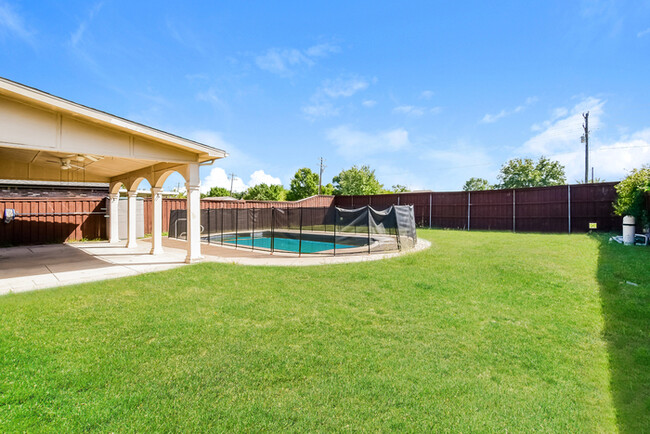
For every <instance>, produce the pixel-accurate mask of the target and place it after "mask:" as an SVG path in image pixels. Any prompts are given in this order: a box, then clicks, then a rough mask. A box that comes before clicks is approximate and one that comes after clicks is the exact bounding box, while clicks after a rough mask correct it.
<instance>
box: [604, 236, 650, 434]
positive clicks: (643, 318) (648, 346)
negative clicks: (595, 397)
mask: <svg viewBox="0 0 650 434" xmlns="http://www.w3.org/2000/svg"><path fill="white" fill-rule="evenodd" d="M598 239H599V242H600V246H599V255H598V275H597V277H598V283H599V286H600V297H601V302H602V309H603V317H604V326H605V328H604V338H605V340H606V342H607V349H608V353H609V366H610V377H611V379H610V382H611V383H610V386H611V392H612V397H613V400H614V405H615V407H616V419H617V424H618V428H619V430H620V432H623V433H643V432H650V247H642V246H623V245H620V244H618V243H615V242H609V241H608V239H609V236H605V235H602V236H599V238H598Z"/></svg>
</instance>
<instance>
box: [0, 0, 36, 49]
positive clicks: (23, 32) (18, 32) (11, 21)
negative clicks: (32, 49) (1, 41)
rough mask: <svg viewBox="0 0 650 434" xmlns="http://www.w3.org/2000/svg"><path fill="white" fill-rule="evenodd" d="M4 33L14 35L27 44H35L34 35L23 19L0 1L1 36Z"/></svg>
mask: <svg viewBox="0 0 650 434" xmlns="http://www.w3.org/2000/svg"><path fill="white" fill-rule="evenodd" d="M2 33H8V34H13V35H14V36H17V37H19V38H20V39H22V40H24V41H26V42H29V43H32V42H33V33H32V31H31V30H30V29H29V28H28V27H27V25H26V24H25V22H24V20H23V18H22V17H21V16H20V15H19V14H18V13H17V12H16V11H14V10H13V9H12V7H11V6H10V5H9V3H6V2H4V1H0V35H2Z"/></svg>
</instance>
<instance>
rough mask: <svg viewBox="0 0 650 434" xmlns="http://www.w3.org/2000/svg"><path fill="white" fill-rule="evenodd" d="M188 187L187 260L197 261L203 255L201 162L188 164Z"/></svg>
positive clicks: (186, 186)
mask: <svg viewBox="0 0 650 434" xmlns="http://www.w3.org/2000/svg"><path fill="white" fill-rule="evenodd" d="M187 174H188V179H187V183H186V184H185V188H186V189H187V257H186V258H185V262H188V263H190V262H195V261H197V260H199V259H201V258H202V256H201V192H200V191H199V187H200V186H201V179H200V178H199V163H192V164H189V165H188V170H187Z"/></svg>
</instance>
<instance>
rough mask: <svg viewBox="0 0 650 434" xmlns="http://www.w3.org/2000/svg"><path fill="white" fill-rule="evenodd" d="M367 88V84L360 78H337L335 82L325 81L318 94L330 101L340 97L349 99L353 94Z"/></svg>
mask: <svg viewBox="0 0 650 434" xmlns="http://www.w3.org/2000/svg"><path fill="white" fill-rule="evenodd" d="M367 87H368V82H367V81H366V80H364V79H362V78H358V77H353V78H347V79H345V78H340V77H339V78H337V79H335V80H325V82H323V86H322V87H321V88H320V92H322V93H323V94H324V95H327V96H328V97H330V98H332V99H336V98H340V97H345V98H347V97H350V96H352V95H354V94H355V93H357V92H359V91H361V90H364V89H366V88H367Z"/></svg>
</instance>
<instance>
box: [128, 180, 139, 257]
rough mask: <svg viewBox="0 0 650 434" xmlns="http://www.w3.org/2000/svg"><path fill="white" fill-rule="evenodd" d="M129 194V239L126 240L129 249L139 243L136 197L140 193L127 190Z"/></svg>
mask: <svg viewBox="0 0 650 434" xmlns="http://www.w3.org/2000/svg"><path fill="white" fill-rule="evenodd" d="M126 194H127V196H128V198H129V199H128V208H127V214H128V218H127V228H128V233H129V236H128V239H127V242H126V247H127V248H129V249H134V248H136V245H137V242H138V241H137V238H138V237H137V232H136V231H137V222H136V204H137V202H136V198H137V195H138V192H137V191H127V193H126Z"/></svg>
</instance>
